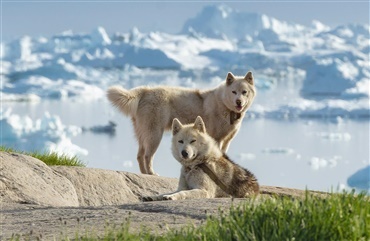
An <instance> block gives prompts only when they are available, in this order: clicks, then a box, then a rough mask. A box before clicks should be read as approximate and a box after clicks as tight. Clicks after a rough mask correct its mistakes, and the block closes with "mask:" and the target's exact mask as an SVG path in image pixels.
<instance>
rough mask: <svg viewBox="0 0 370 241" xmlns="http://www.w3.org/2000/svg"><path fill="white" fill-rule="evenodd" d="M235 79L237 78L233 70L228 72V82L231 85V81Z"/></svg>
mask: <svg viewBox="0 0 370 241" xmlns="http://www.w3.org/2000/svg"><path fill="white" fill-rule="evenodd" d="M234 80H235V76H234V75H233V74H232V73H231V72H229V73H227V76H226V84H227V85H231V83H232V82H234Z"/></svg>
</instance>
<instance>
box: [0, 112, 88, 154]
mask: <svg viewBox="0 0 370 241" xmlns="http://www.w3.org/2000/svg"><path fill="white" fill-rule="evenodd" d="M0 124H1V127H2V136H1V138H2V144H3V145H5V146H11V147H14V148H16V149H19V150H24V151H34V150H38V151H42V150H45V151H53V152H57V153H60V154H65V155H69V156H73V155H87V154H88V151H87V150H85V149H83V148H81V147H79V146H77V145H75V144H73V143H72V141H71V139H70V138H71V137H73V136H76V135H78V134H80V133H81V131H82V130H81V128H80V127H77V126H65V125H63V123H62V122H61V120H60V118H59V116H56V115H50V114H49V113H48V112H46V113H45V114H44V116H43V117H42V118H41V119H37V120H32V119H31V118H30V117H28V116H19V115H16V114H12V110H11V109H10V108H9V109H7V110H5V111H3V110H2V111H1V117H0Z"/></svg>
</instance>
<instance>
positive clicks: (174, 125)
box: [172, 118, 182, 135]
mask: <svg viewBox="0 0 370 241" xmlns="http://www.w3.org/2000/svg"><path fill="white" fill-rule="evenodd" d="M181 128H182V124H181V122H180V121H179V120H178V119H177V118H175V119H173V121H172V135H176V134H177V133H178V132H179V131H180V130H181Z"/></svg>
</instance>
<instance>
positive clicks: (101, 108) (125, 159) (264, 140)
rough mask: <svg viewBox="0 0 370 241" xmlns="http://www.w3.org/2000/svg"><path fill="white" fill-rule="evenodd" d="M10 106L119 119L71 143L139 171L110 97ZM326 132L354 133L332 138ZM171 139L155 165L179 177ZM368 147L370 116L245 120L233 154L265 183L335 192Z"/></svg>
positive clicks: (129, 135) (99, 161)
mask: <svg viewBox="0 0 370 241" xmlns="http://www.w3.org/2000/svg"><path fill="white" fill-rule="evenodd" d="M7 107H11V108H12V109H13V113H16V114H20V115H29V116H30V117H31V118H32V119H36V118H40V117H42V116H43V114H44V112H45V111H48V112H50V113H51V114H55V115H59V116H60V117H61V120H62V122H63V124H65V125H76V126H84V127H90V126H94V125H104V124H107V123H108V121H110V120H112V121H114V122H116V123H117V124H118V126H117V131H116V134H115V135H108V134H94V133H91V132H85V133H82V134H81V135H78V136H76V137H74V138H72V142H73V143H74V144H76V145H78V146H80V147H82V148H85V149H87V150H88V151H89V154H88V155H87V156H82V157H81V159H82V160H83V161H85V162H86V163H87V165H88V166H89V167H93V168H103V169H111V170H118V171H129V172H134V173H139V168H138V164H137V162H136V151H137V142H136V139H135V137H134V133H133V128H132V124H131V121H130V119H129V118H127V117H125V116H123V115H121V114H120V113H118V111H116V110H115V109H114V108H113V107H111V106H110V104H109V103H108V102H107V101H105V100H101V101H93V102H78V101H42V102H40V103H3V108H7ZM323 133H324V134H323ZM325 133H326V134H328V133H339V134H346V136H347V137H348V136H349V137H350V138H347V139H346V140H337V139H327V138H325V135H326V134H325ZM348 139H349V140H348ZM170 142H171V135H170V133H165V135H164V136H163V139H162V142H161V144H160V147H159V149H158V151H157V153H156V155H155V160H154V169H155V171H156V172H157V173H158V174H159V175H161V176H168V177H178V176H179V173H180V165H179V164H178V163H177V161H176V160H175V159H174V158H173V157H172V154H171V151H170ZM369 146H370V145H369V121H368V120H362V121H361V120H342V121H340V122H338V121H336V120H322V119H311V120H307V119H306V120H304V119H296V120H271V119H245V120H244V122H243V125H242V128H241V130H240V132H239V133H238V135H237V136H236V137H235V139H234V140H233V141H232V142H231V146H230V149H229V151H228V154H229V156H230V157H231V158H232V159H233V160H234V161H235V162H237V163H239V164H241V165H242V166H244V167H246V168H248V169H249V170H251V171H252V172H253V173H254V174H255V175H256V176H257V178H258V180H259V181H260V183H261V184H262V185H273V186H283V187H291V188H300V189H305V188H308V189H314V190H322V191H330V190H334V191H335V190H337V188H338V187H345V186H346V182H347V178H348V177H349V176H350V175H352V174H353V173H355V172H356V171H358V170H359V169H361V168H363V167H365V166H367V165H369V160H370V158H369ZM315 157H316V158H320V159H325V160H326V161H327V165H326V166H324V167H321V168H319V169H316V170H315V169H313V167H312V165H310V162H311V161H312V158H315ZM329 160H334V162H329Z"/></svg>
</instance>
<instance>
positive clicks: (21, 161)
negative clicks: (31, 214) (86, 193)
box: [0, 152, 79, 206]
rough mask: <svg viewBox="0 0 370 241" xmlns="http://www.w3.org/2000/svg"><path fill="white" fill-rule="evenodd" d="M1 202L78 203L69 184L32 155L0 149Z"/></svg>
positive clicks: (55, 204)
mask: <svg viewBox="0 0 370 241" xmlns="http://www.w3.org/2000/svg"><path fill="white" fill-rule="evenodd" d="M0 163H1V166H0V168H1V169H0V170H1V172H0V197H1V200H2V202H14V203H28V204H39V205H49V206H78V205H79V203H78V197H77V193H76V191H75V188H74V186H73V184H72V183H71V182H70V181H69V180H68V179H67V178H66V177H64V176H63V175H61V174H59V173H58V172H56V171H54V170H53V169H51V168H50V167H48V166H47V165H46V164H45V163H43V162H41V161H40V160H37V159H35V158H33V157H30V156H26V155H21V154H16V153H7V152H0Z"/></svg>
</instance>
